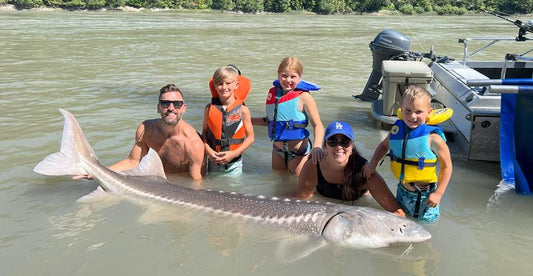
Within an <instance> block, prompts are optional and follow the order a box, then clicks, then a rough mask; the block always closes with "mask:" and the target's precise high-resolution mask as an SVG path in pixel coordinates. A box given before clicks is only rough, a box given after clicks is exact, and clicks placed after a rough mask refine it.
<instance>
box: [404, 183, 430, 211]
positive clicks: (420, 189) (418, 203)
mask: <svg viewBox="0 0 533 276" xmlns="http://www.w3.org/2000/svg"><path fill="white" fill-rule="evenodd" d="M409 185H410V186H411V187H413V188H415V189H416V193H417V195H416V203H415V211H414V214H413V218H415V219H417V218H418V217H419V216H420V206H421V205H422V192H424V191H432V190H433V189H434V188H435V185H436V184H435V183H429V185H427V186H425V187H418V186H417V185H416V184H415V183H414V182H409Z"/></svg>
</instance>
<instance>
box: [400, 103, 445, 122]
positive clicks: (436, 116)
mask: <svg viewBox="0 0 533 276" xmlns="http://www.w3.org/2000/svg"><path fill="white" fill-rule="evenodd" d="M396 115H397V116H398V119H401V118H402V109H401V108H398V111H397V112H396ZM452 115H453V110H452V109H451V108H448V107H446V108H438V109H433V110H432V111H431V112H430V113H429V116H428V118H427V119H426V124H428V125H438V124H440V123H442V122H444V121H446V120H448V119H450V118H451V117H452Z"/></svg>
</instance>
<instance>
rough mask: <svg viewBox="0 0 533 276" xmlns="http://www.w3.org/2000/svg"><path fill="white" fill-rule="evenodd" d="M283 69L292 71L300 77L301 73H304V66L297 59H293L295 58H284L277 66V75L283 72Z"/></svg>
mask: <svg viewBox="0 0 533 276" xmlns="http://www.w3.org/2000/svg"><path fill="white" fill-rule="evenodd" d="M285 69H288V70H292V71H294V72H296V73H298V75H300V76H301V75H303V73H304V66H303V64H302V62H301V61H300V60H299V59H298V58H295V57H286V58H284V59H283V60H282V61H281V63H280V64H279V67H278V74H280V73H281V71H283V70H285Z"/></svg>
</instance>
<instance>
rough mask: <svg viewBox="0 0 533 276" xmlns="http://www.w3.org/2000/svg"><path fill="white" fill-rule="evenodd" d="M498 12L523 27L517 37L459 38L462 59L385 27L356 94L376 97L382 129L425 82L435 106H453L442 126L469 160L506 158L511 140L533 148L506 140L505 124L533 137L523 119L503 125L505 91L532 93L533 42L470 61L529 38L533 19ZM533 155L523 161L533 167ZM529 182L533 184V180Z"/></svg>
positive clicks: (375, 114) (373, 107) (374, 104)
mask: <svg viewBox="0 0 533 276" xmlns="http://www.w3.org/2000/svg"><path fill="white" fill-rule="evenodd" d="M495 15H497V16H498V17H502V18H504V19H506V20H508V21H510V22H513V23H514V24H515V25H516V26H518V27H519V32H518V36H516V37H472V38H460V39H459V40H458V42H459V43H462V44H463V45H464V51H463V57H462V58H460V59H452V58H449V57H447V56H439V55H436V54H434V53H433V48H432V49H431V50H430V52H429V53H418V52H413V51H410V40H409V38H408V37H407V36H405V35H403V34H401V33H399V32H397V31H394V30H384V31H382V32H380V33H379V34H378V35H377V36H376V37H375V39H374V40H373V41H371V42H370V45H369V46H370V49H371V51H372V55H373V65H372V72H371V74H370V76H369V79H368V81H367V83H366V86H365V88H364V90H363V92H362V93H361V94H360V95H354V98H356V99H359V100H363V101H371V102H372V104H371V107H370V109H371V114H372V117H373V118H374V119H375V120H377V121H379V122H381V125H382V127H383V128H387V127H390V126H391V125H392V124H393V123H394V122H395V121H396V120H397V116H396V114H397V109H398V108H399V107H400V100H401V97H402V94H403V92H404V91H405V89H406V87H407V86H409V85H418V86H422V87H424V88H426V89H427V90H428V91H429V92H430V93H431V94H432V96H433V100H432V104H433V107H434V108H444V107H447V108H451V109H452V110H453V116H452V117H451V118H450V119H449V120H447V121H446V122H444V123H443V124H442V125H441V127H442V129H443V130H444V132H445V133H446V136H447V137H448V138H449V140H452V141H453V143H454V144H455V149H456V150H457V151H458V152H459V153H462V154H464V155H465V156H467V158H468V159H472V160H482V161H492V162H500V160H502V161H503V159H507V157H504V156H500V152H503V153H505V154H506V152H507V151H506V149H505V147H507V146H508V145H503V146H502V145H501V143H506V144H511V145H510V146H511V147H513V148H512V150H511V151H512V152H528V151H531V150H530V149H528V148H527V145H526V144H523V145H520V147H522V148H516V149H515V147H518V146H519V145H515V144H516V140H517V138H516V137H515V138H512V139H510V140H509V141H507V140H505V138H504V136H505V137H507V136H506V135H504V134H502V128H505V127H507V128H509V129H510V130H509V131H511V132H513V133H519V132H522V133H525V134H521V135H522V136H523V137H522V138H521V139H522V140H524V138H525V137H528V139H529V138H531V139H533V134H532V131H529V130H527V129H529V128H530V127H527V128H525V129H519V130H517V125H518V124H519V123H517V122H514V121H511V122H506V121H505V124H506V125H505V126H502V124H504V121H503V120H502V113H503V112H504V111H503V110H502V98H504V97H506V96H502V95H510V94H512V95H513V96H515V97H516V96H517V95H520V97H522V96H528V95H526V94H530V95H531V94H532V93H530V92H528V91H533V58H531V57H528V56H527V55H528V54H529V53H530V52H532V51H533V45H532V48H531V49H530V50H528V51H526V52H524V53H507V54H505V56H504V57H502V59H501V60H491V61H472V60H470V58H471V57H472V56H474V55H476V54H478V53H480V52H482V51H488V50H489V48H490V47H491V46H492V45H494V44H496V43H502V42H505V43H528V42H529V39H528V38H527V37H526V35H527V34H528V33H533V20H530V21H527V22H525V23H524V22H522V21H520V20H510V19H507V18H505V17H503V16H501V15H499V14H495ZM473 41H477V42H481V43H483V44H484V46H482V47H480V48H479V49H475V50H471V49H470V48H469V46H470V45H471V42H473ZM485 43H486V44H485ZM509 49H512V47H509ZM522 92H523V93H522ZM526 92H527V93H526ZM522 94H523V95H522ZM532 97H533V96H532ZM515 101H516V103H513V104H516V105H517V108H518V105H519V103H520V104H522V103H523V102H527V101H526V100H524V99H522V98H520V99H519V100H515ZM532 104H533V100H532ZM529 107H530V108H528V107H527V106H526V107H523V108H521V110H528V109H533V105H532V106H529ZM528 112H529V111H528ZM507 113H508V112H507ZM507 113H506V114H507ZM531 115H533V114H531ZM524 116H525V115H524V114H517V115H516V116H514V117H516V118H521V120H522V121H523V122H524V123H526V122H528V121H527V119H524V118H525V117H524ZM528 116H530V115H528ZM532 119H533V116H532V117H529V120H532ZM529 141H531V140H529ZM528 144H529V142H528ZM531 155H533V154H531ZM531 158H532V157H530V159H528V160H527V161H526V164H523V166H522V167H527V168H528V169H527V170H528V171H529V170H531V167H533V160H531ZM512 159H513V160H510V161H509V162H511V163H512V162H513V161H515V159H516V157H515V156H514V155H513V156H512ZM502 166H503V165H502ZM522 170H524V168H523V169H522ZM502 174H503V167H502ZM531 177H533V175H532V176H531ZM530 183H533V179H531V180H530Z"/></svg>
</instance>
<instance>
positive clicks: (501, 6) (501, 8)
mask: <svg viewBox="0 0 533 276" xmlns="http://www.w3.org/2000/svg"><path fill="white" fill-rule="evenodd" d="M5 4H10V5H14V6H15V7H16V8H17V9H30V8H40V7H50V8H61V9H67V10H100V9H118V8H121V7H126V6H128V7H133V8H146V9H192V10H194V9H198V10H220V11H233V12H245V13H262V12H273V13H283V12H290V11H309V12H314V13H318V14H334V13H373V12H379V11H398V12H401V13H403V14H418V13H434V14H439V15H445V14H465V13H469V12H480V11H483V10H490V11H497V12H501V13H505V14H529V13H532V12H533V1H532V0H465V1H461V0H0V5H5Z"/></svg>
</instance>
